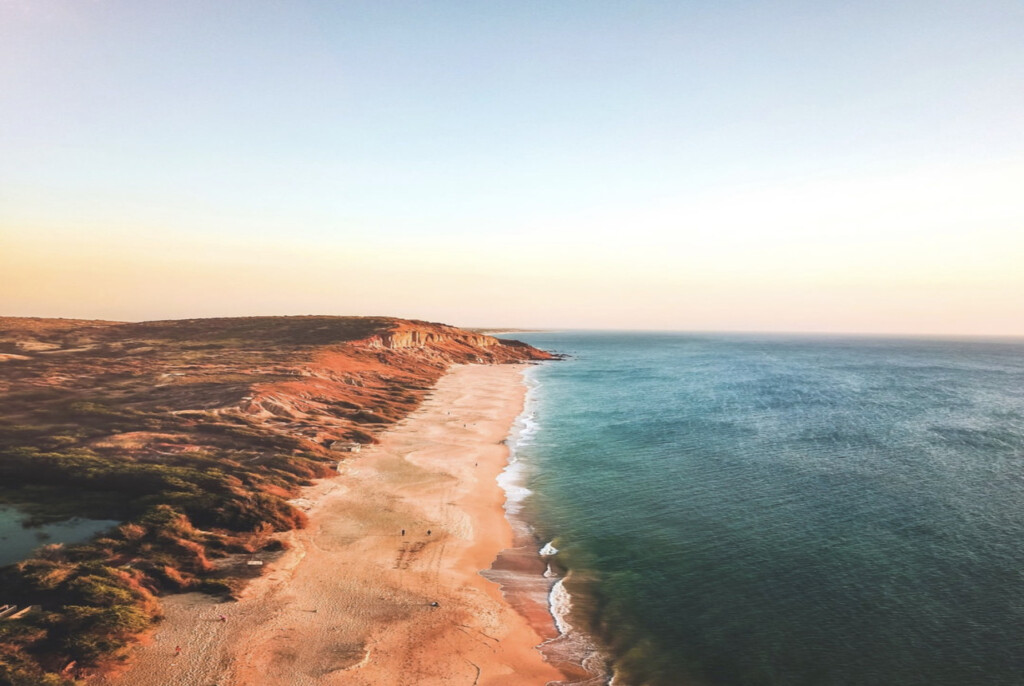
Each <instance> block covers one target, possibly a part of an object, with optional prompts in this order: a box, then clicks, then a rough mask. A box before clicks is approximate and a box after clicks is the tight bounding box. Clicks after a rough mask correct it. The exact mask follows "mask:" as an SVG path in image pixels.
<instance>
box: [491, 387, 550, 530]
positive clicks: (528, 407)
mask: <svg viewBox="0 0 1024 686" xmlns="http://www.w3.org/2000/svg"><path fill="white" fill-rule="evenodd" d="M533 371H534V370H533V369H528V370H526V372H525V373H524V374H523V380H524V382H525V383H526V386H527V390H526V400H525V403H524V407H523V412H522V414H520V415H519V416H518V417H516V421H515V423H514V424H513V425H512V430H511V431H510V432H509V436H508V438H507V439H506V441H505V443H506V445H508V449H509V456H508V465H507V466H506V467H505V469H503V470H502V472H501V474H499V475H498V485H499V486H501V488H502V490H504V491H505V512H506V513H508V514H509V515H517V514H519V512H521V511H522V509H523V501H525V500H526V499H527V498H529V497H530V496H531V495H533V491H531V490H530V489H529V488H527V487H526V481H527V479H528V478H529V468H528V465H527V464H526V462H525V461H523V460H521V459H520V457H521V455H522V449H523V447H525V446H527V445H529V444H530V443H532V442H533V437H534V436H535V435H536V433H537V431H538V430H539V429H540V424H539V423H538V422H537V419H536V417H537V412H536V410H535V408H536V405H537V398H536V394H537V389H538V388H539V387H540V382H538V381H537V379H536V377H535V376H534V375H533V374H531V373H530V372H533Z"/></svg>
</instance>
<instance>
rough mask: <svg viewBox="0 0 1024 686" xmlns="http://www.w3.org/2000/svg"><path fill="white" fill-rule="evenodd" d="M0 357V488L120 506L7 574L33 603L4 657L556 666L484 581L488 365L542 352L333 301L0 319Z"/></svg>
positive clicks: (319, 665) (490, 401) (454, 672)
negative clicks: (299, 310)
mask: <svg viewBox="0 0 1024 686" xmlns="http://www.w3.org/2000/svg"><path fill="white" fill-rule="evenodd" d="M0 352H3V353H4V354H5V355H7V357H6V361H5V362H4V363H3V364H4V367H3V374H2V383H3V386H4V387H3V390H4V391H5V394H6V395H5V400H4V404H5V407H4V410H5V412H4V415H5V420H4V425H3V427H2V428H3V433H2V437H3V446H2V453H0V471H2V472H3V476H4V477H5V485H7V484H10V485H11V487H10V488H8V489H6V490H5V493H4V496H5V497H6V498H7V499H8V500H14V501H18V499H19V497H20V501H19V504H20V505H23V506H26V507H34V508H35V509H36V511H37V512H38V513H40V514H41V515H45V514H46V513H47V511H48V510H49V511H51V512H53V513H56V512H60V513H62V514H63V513H70V512H75V513H78V512H82V513H84V514H89V515H94V516H99V515H103V516H107V517H111V518H114V519H118V520H120V521H122V522H124V523H123V524H121V525H120V526H119V527H117V528H116V529H114V530H112V531H110V532H107V534H105V535H102V536H101V537H99V538H98V539H96V540H94V541H92V542H91V543H89V544H86V545H82V546H68V547H62V546H52V547H50V548H48V549H44V550H42V551H40V553H39V554H37V555H36V556H35V557H34V558H32V559H29V560H25V561H23V562H21V563H19V564H17V565H14V566H12V567H8V568H5V569H4V570H2V573H3V577H4V579H3V581H4V587H5V588H6V589H7V591H6V592H7V593H8V594H10V595H12V600H15V601H17V602H18V603H19V604H20V605H35V606H38V607H39V608H40V609H39V610H38V611H37V612H35V613H32V614H30V615H28V616H27V617H26V618H23V619H22V620H19V621H21V622H22V623H21V624H19V625H18V628H19V631H18V632H14V633H13V634H12V633H11V632H6V633H5V635H4V636H3V646H2V648H3V661H2V662H0V664H3V668H4V669H6V670H7V672H8V673H9V674H12V675H14V676H15V677H17V678H28V679H32V678H35V679H37V681H36V683H54V684H58V683H62V681H65V680H68V679H70V678H84V679H86V680H89V681H92V682H98V683H123V684H127V683H131V684H140V685H143V684H147V683H148V684H163V683H171V681H168V679H171V680H172V681H173V683H176V684H190V683H195V684H205V683H212V682H216V683H224V684H231V683H235V684H248V683H281V684H285V683H288V684H293V683H310V684H313V683H325V684H327V683H352V684H363V683H365V684H371V683H372V684H387V683H395V684H398V683H424V684H429V683H442V682H446V681H447V680H450V679H452V678H456V677H458V678H459V679H462V678H463V677H464V676H465V675H469V676H470V677H472V678H470V680H469V681H468V683H474V681H475V682H476V683H479V684H481V685H482V684H495V685H502V684H533V683H537V684H542V683H546V682H548V681H551V680H557V679H558V678H559V677H560V674H559V672H557V671H556V670H555V669H553V668H552V667H550V666H549V665H547V664H546V663H544V662H543V660H542V659H541V658H540V656H539V654H538V653H537V652H536V651H534V650H533V646H534V645H536V643H537V642H538V641H539V638H538V635H537V633H536V632H535V631H534V629H532V628H531V627H530V626H529V625H528V624H527V623H526V622H525V620H523V618H522V617H520V616H519V615H518V614H516V613H515V612H514V611H513V610H511V608H510V607H509V606H508V605H507V604H505V603H504V602H503V600H502V598H501V594H500V592H499V591H498V589H497V586H496V585H495V584H493V583H491V582H488V581H486V580H485V579H484V578H483V577H481V576H480V575H479V574H478V572H479V571H480V570H483V569H486V568H487V567H488V566H489V565H490V564H491V561H493V559H494V557H495V555H496V554H497V552H498V551H499V550H501V549H502V548H504V547H507V546H508V545H509V543H510V541H511V531H510V528H509V526H508V524H507V522H506V521H505V519H504V516H503V515H504V513H503V511H502V509H501V503H502V498H503V494H502V493H501V491H500V489H499V488H498V486H497V484H496V483H495V481H494V479H495V477H496V475H497V474H498V472H499V471H500V469H501V468H502V466H503V464H504V461H505V459H506V457H507V449H506V448H505V446H504V445H503V439H504V438H505V436H506V435H507V434H508V430H509V427H510V425H511V423H512V420H513V419H514V417H515V416H516V415H517V414H518V412H519V411H520V410H521V407H522V402H523V393H524V389H523V385H522V383H521V381H520V378H519V377H520V373H521V369H522V367H521V366H519V365H515V366H512V365H499V366H485V365H481V364H480V363H518V362H523V361H528V360H539V359H549V358H550V357H551V356H550V355H547V354H546V353H543V352H542V351H538V350H535V349H533V348H531V347H529V346H526V345H524V344H519V343H515V342H506V341H499V340H498V339H494V338H491V337H489V336H483V335H480V334H475V333H471V332H466V331H462V330H459V329H455V328H453V327H447V326H444V325H438V324H429V323H426V322H409V321H405V320H395V319H389V318H333V317H298V318H291V317H289V318H245V319H227V320H187V321H180V322H150V323H143V324H119V323H110V322H71V321H68V320H24V319H3V320H0ZM463 363H469V365H468V366H459V367H456V368H455V370H454V371H453V372H452V373H450V374H447V375H446V372H447V371H448V370H449V368H451V366H452V365H453V364H463ZM435 384H437V385H436V387H435ZM321 479H322V480H321ZM403 530H404V535H403ZM428 531H429V533H427V532H428ZM261 572H263V573H262V574H261ZM246 577H250V578H249V579H247V578H246ZM195 592H198V593H195ZM14 596H17V597H14ZM4 600H5V601H6V599H4ZM160 618H162V621H156V623H155V624H154V620H160ZM140 634H141V635H142V636H143V637H144V643H145V645H143V646H141V647H140V646H135V647H134V649H130V648H131V646H132V645H133V642H134V640H135V639H136V638H137V637H138V636H139V635H140ZM179 649H180V650H179ZM463 672H465V674H463ZM40 679H47V681H45V682H44V681H41V680H40ZM211 679H212V681H211ZM12 681H13V679H12Z"/></svg>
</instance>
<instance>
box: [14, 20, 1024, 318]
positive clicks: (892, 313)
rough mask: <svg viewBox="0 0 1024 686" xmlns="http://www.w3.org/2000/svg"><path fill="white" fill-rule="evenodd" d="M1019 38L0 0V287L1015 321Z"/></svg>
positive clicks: (448, 312) (70, 294) (769, 25)
mask: <svg viewBox="0 0 1024 686" xmlns="http://www.w3.org/2000/svg"><path fill="white" fill-rule="evenodd" d="M1022 37H1024V5H1022V4H1021V3H1020V2H1001V1H995V2H942V1H938V2H901V3H892V2H857V3H848V2H758V3H754V2H494V3H491V2H482V3H473V2H461V3H451V2H401V3H399V2H305V3H299V2H189V1H184V2H181V1H175V2H144V1H132V2H110V1H106V0H90V1H88V2H85V1H80V0H76V1H62V2H55V1H51V0H34V1H27V0H26V1H24V2H22V1H14V0H0V231H2V234H0V249H3V250H5V252H7V254H8V256H9V258H8V259H11V260H14V259H15V257H16V258H17V261H16V264H12V265H9V267H10V269H9V273H13V272H16V275H15V277H16V278H15V277H10V278H9V280H10V281H11V283H7V284H3V287H4V288H5V290H7V293H8V294H7V296H5V297H4V299H5V300H7V301H8V302H6V303H0V309H2V310H3V311H5V312H7V313H11V314H45V315H57V314H62V315H65V316H109V317H116V318H151V317H162V316H187V315H188V314H190V313H195V314H199V315H203V314H248V313H255V312H260V313H268V314H270V313H282V314H285V313H293V312H307V311H317V312H331V313H339V314H344V313H367V312H375V313H393V314H399V315H403V314H404V315H410V316H420V317H426V318H430V319H446V320H449V321H453V322H454V323H464V324H484V323H489V322H494V323H499V324H510V325H524V326H528V325H544V326H557V325H569V326H573V325H577V326H603V327H616V326H624V327H642V328H727V329H765V328H781V329H794V328H796V329H805V330H906V331H915V332H916V331H945V330H948V331H949V332H957V331H963V332H975V333H982V332H991V333H1012V332H1018V333H1024V323H1022V322H1024V282H1022V281H1021V280H1020V278H1019V277H1016V276H1015V275H1014V271H1013V268H1012V267H1013V265H1019V264H1022V263H1024V262H1021V260H1024V250H1022V247H1024V239H1022V238H1021V236H1022V235H1024V225H1022V219H1024V209H1022V208H1021V202H1022V201H1021V199H1020V196H1021V195H1024V193H1022V192H1021V191H1020V189H1021V188H1024V178H1022V177H1021V171H1022V170H1024V125H1022V124H1024V116H1022V115H1024V40H1022ZM858 196H863V197H862V200H863V202H860V201H859V200H858ZM780 198H783V199H786V201H785V202H783V201H780V200H779V199H780ZM809 207H810V209H808V208H809ZM524 244H527V245H530V246H531V247H530V249H529V250H527V249H525V248H524V247H523V246H524ZM779 246H782V247H779ZM901 251H905V252H901ZM930 251H931V252H930ZM542 252H543V253H546V255H538V253H542ZM851 254H853V255H854V257H853V258H852V259H853V261H852V262H849V261H848V260H847V258H848V257H849V256H850V255H851ZM759 256H760V258H763V259H759ZM0 259H3V258H0ZM147 260H153V265H152V267H151V268H150V267H146V264H147ZM773 265H774V266H773ZM0 266H2V265H0ZM268 272H272V273H273V275H272V276H268ZM737 272H742V273H741V274H739V273H737ZM837 273H842V274H843V275H844V276H842V278H838V279H837V277H835V274H837ZM907 274H910V275H911V276H910V281H912V283H910V284H909V285H908V284H907V283H905V282H906V280H907V278H908V277H907ZM69 275H70V276H69ZM72 277H73V278H72ZM747 277H749V278H748V280H747V281H744V278H747ZM403 278H408V279H412V280H413V281H414V283H415V284H416V285H415V287H413V288H409V289H402V288H399V287H398V286H397V285H396V282H397V281H398V280H401V279H403ZM367 279H370V280H377V281H378V282H386V283H387V284H389V286H388V288H387V289H385V290H387V292H386V293H385V292H381V291H380V290H372V291H371V290H370V289H367V288H365V283H364V282H365V281H366V280H367ZM14 281H16V283H14ZM183 281H188V282H189V284H191V285H190V288H192V289H194V292H191V291H189V289H188V288H185V289H184V290H183V289H182V287H181V286H182V282H183ZM81 282H86V283H87V284H88V283H91V282H95V283H96V285H95V287H84V288H75V287H74V284H75V283H81ZM907 288H909V289H910V290H909V291H908V290H906V289H907ZM332 289H333V290H332ZM901 289H903V290H901ZM915 289H916V290H915ZM972 289H973V290H972ZM517 291H518V293H517ZM993 292H998V293H999V297H998V298H997V300H998V303H995V304H991V307H990V311H988V310H986V311H985V312H984V313H983V316H980V315H978V314H977V312H975V313H974V314H965V312H966V310H965V308H968V309H970V308H973V309H974V310H977V306H976V305H971V303H972V302H973V303H977V301H978V300H984V299H987V300H991V298H986V294H991V293H993ZM766 293H767V294H768V295H765V294H766ZM808 293H812V294H817V295H815V297H816V298H817V300H815V301H814V302H808V301H807V298H808ZM965 293H968V294H970V297H969V298H967V302H965V301H964V294H965ZM701 294H703V296H702V295H701ZM517 298H518V299H517ZM900 298H903V299H902V300H900ZM894 299H895V301H897V305H898V306H897V305H893V304H892V302H893V301H894ZM559 302H560V303H561V306H560V305H558V304H557V303H559ZM874 302H877V303H879V306H880V307H881V309H882V310H883V311H882V315H883V316H881V317H880V318H877V319H872V318H871V312H872V311H874V310H873V308H871V307H869V304H870V303H874ZM852 303H859V305H858V306H859V307H861V308H862V310H863V311H860V310H858V311H857V312H854V313H853V314H852V315H851V313H850V312H849V308H850V307H851V304H852ZM886 308H889V309H886ZM893 308H895V309H893ZM874 309H877V307H876V308H874ZM844 311H845V314H844ZM922 313H923V314H922ZM847 315H850V316H851V317H852V318H850V319H844V316H847ZM854 315H855V316H854ZM908 317H909V319H908ZM914 317H917V319H915V318H914ZM979 317H980V318H979Z"/></svg>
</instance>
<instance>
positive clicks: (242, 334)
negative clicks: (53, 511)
mask: <svg viewBox="0 0 1024 686" xmlns="http://www.w3.org/2000/svg"><path fill="white" fill-rule="evenodd" d="M551 358H552V356H551V355H550V354H548V353H545V352H544V351H541V350H537V349H535V348H532V347H530V346H526V345H524V344H520V343H518V342H507V341H502V340H499V339H497V338H494V337H492V336H486V335H483V334H479V333H473V332H469V331H464V330H462V329H458V328H456V327H452V326H447V325H444V324H434V323H429V322H421V321H410V320H402V319H392V318H385V317H245V318H228V319H189V320H180V321H159V322H143V323H117V322H89V321H76V320H40V319H27V318H0V365H2V366H0V392H6V393H7V394H8V396H9V399H10V400H12V402H8V403H7V407H4V408H2V409H4V410H5V413H4V414H5V415H6V416H7V418H8V419H9V420H11V421H16V420H18V418H19V417H21V418H22V419H26V418H29V417H28V416H27V415H26V413H28V415H31V414H33V413H34V414H38V411H39V408H38V407H37V406H36V404H32V403H29V404H24V405H22V404H21V403H19V402H18V399H19V397H21V396H24V395H26V394H28V395H32V394H33V393H37V392H38V391H39V390H40V389H45V390H46V391H47V393H48V395H50V396H52V398H53V399H54V401H58V404H60V403H63V404H66V403H67V402H70V401H76V400H77V401H87V402H92V403H98V404H100V405H102V406H104V407H110V406H113V407H115V408H120V409H122V410H125V411H139V412H147V413H153V412H157V413H162V414H163V415H164V420H165V421H162V422H161V426H162V427H163V428H162V430H161V431H160V432H157V433H156V434H153V435H147V432H144V431H141V428H142V427H139V429H140V430H138V431H129V432H124V431H119V432H118V433H117V435H112V436H104V435H100V436H90V437H89V438H88V439H84V440H83V441H81V445H82V446H83V447H90V448H92V449H97V450H101V451H102V450H107V449H111V450H112V449H114V448H115V447H116V449H117V450H119V451H121V450H124V449H126V446H129V445H130V446H131V450H132V451H134V452H143V453H145V452H147V451H149V452H158V453H159V452H164V453H166V452H168V451H172V452H178V453H180V452H184V451H188V450H193V451H194V450H198V449H200V448H204V447H207V446H209V445H210V444H211V442H212V443H213V444H216V445H218V446H222V447H225V446H226V444H227V443H229V441H225V440H222V438H220V437H217V436H211V435H210V434H211V433H214V434H215V433H216V427H218V426H223V425H225V424H234V425H236V426H237V425H244V426H245V427H246V428H247V429H248V430H251V431H253V432H255V433H256V434H260V433H262V434H264V435H265V437H267V438H270V437H281V438H282V439H287V440H288V441H289V442H291V443H293V444H294V446H295V448H294V449H296V450H304V451H309V452H313V453H318V454H323V453H324V452H325V451H326V450H327V449H328V446H329V445H330V444H331V443H332V442H334V441H338V440H354V441H359V442H370V441H372V440H374V439H373V434H374V433H375V432H377V431H379V430H381V429H383V428H385V427H386V426H387V425H388V424H390V423H392V422H394V421H397V420H398V419H400V418H401V417H403V416H405V415H406V414H408V412H409V411H411V410H412V409H413V408H415V406H416V405H417V404H418V402H419V400H420V399H421V398H422V396H423V395H424V394H425V393H426V392H427V391H428V390H429V388H430V386H432V385H433V383H434V382H435V381H436V380H437V378H438V377H439V376H440V375H441V374H443V373H444V371H445V370H446V369H447V368H448V367H449V366H450V365H451V364H456V363H487V364H494V363H515V362H524V361H530V360H545V359H551ZM172 420H173V421H172ZM150 423H151V424H152V423H153V422H150ZM168 424H171V425H173V427H172V426H165V425H168ZM0 431H2V425H0ZM225 431H227V429H225ZM125 433H128V434H130V437H129V438H130V440H129V439H126V437H125V436H124V434H125ZM150 433H151V434H152V433H153V432H150ZM227 433H228V434H237V433H238V432H230V431H227ZM231 440H233V441H236V442H235V443H234V444H233V445H232V446H231V447H234V448H244V447H245V445H244V443H245V441H241V443H242V444H243V445H239V444H238V441H240V439H238V438H237V437H235V438H233V439H231ZM248 442H249V443H258V440H257V439H256V437H255V436H254V437H253V440H251V441H248ZM74 445H78V443H76V444H74Z"/></svg>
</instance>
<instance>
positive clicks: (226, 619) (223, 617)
mask: <svg viewBox="0 0 1024 686" xmlns="http://www.w3.org/2000/svg"><path fill="white" fill-rule="evenodd" d="M220 621H222V622H226V621H228V618H227V617H225V616H224V615H221V616H220Z"/></svg>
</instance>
